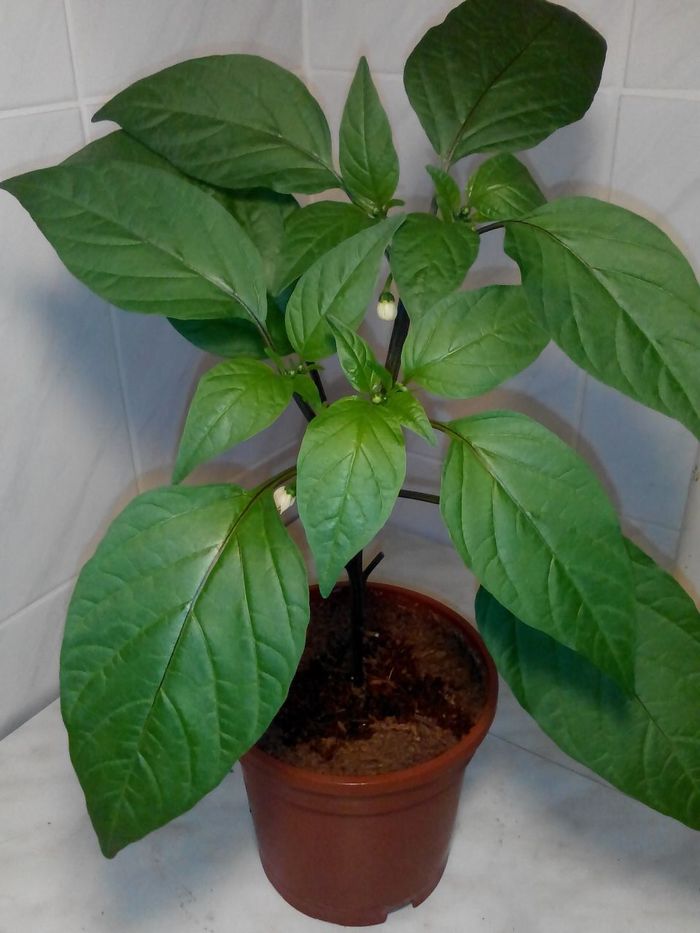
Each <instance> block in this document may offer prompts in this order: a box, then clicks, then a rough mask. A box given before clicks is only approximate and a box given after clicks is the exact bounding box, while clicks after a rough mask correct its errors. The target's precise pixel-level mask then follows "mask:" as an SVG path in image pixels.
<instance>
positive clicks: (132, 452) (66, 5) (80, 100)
mask: <svg viewBox="0 0 700 933" xmlns="http://www.w3.org/2000/svg"><path fill="white" fill-rule="evenodd" d="M63 11H64V14H65V17H66V28H67V30H68V46H69V49H70V56H71V65H72V68H73V81H74V83H75V91H76V94H77V104H78V107H79V110H80V122H81V125H82V127H83V142H84V143H85V145H88V143H89V142H90V133H89V128H88V121H87V115H86V113H85V103H86V101H87V100H88V98H85V97H84V96H83V87H82V81H81V77H80V69H79V68H78V60H77V55H76V44H75V36H74V26H73V11H72V8H71V0H63ZM107 310H108V314H109V323H110V332H111V334H112V349H113V351H114V361H115V363H116V367H117V379H118V381H119V397H120V399H121V403H122V414H123V417H124V423H125V426H126V433H127V438H128V440H129V456H130V459H131V469H132V472H133V475H134V482H135V484H136V489H137V491H138V492H139V493H141V492H143V487H142V482H141V474H140V470H139V468H138V467H139V465H140V461H139V456H138V447H137V443H136V435H135V432H134V428H133V424H132V419H131V415H130V411H129V404H128V400H127V392H126V379H125V372H126V371H125V368H124V361H123V359H122V352H121V342H120V340H119V332H118V330H117V323H116V320H115V317H116V311H115V309H114V308H113V307H112V306H111V305H108V306H107Z"/></svg>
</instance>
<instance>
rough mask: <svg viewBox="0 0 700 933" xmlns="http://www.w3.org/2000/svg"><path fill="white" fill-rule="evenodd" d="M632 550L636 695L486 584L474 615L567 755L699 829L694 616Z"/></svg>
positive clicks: (698, 630)
mask: <svg viewBox="0 0 700 933" xmlns="http://www.w3.org/2000/svg"><path fill="white" fill-rule="evenodd" d="M628 547H629V548H630V556H631V558H632V564H633V568H634V577H635V591H636V593H635V595H636V611H637V639H636V647H634V648H633V649H632V655H633V659H634V668H635V689H634V692H633V694H632V695H630V694H628V693H625V692H623V691H622V690H620V688H619V687H618V685H617V684H616V683H615V682H614V681H612V680H610V678H608V677H606V675H605V674H603V673H602V672H601V671H599V670H598V669H597V668H595V667H594V666H593V665H592V664H591V663H590V662H589V661H587V660H586V659H585V658H583V657H581V655H578V654H576V653H575V652H573V651H571V650H570V649H568V648H565V647H564V646H563V645H561V644H559V643H558V642H556V641H554V640H553V639H552V638H549V637H548V636H547V635H544V634H542V632H538V631H535V630H534V629H532V628H530V627H529V626H527V625H524V624H523V623H522V622H520V621H519V620H518V619H517V618H516V617H515V616H513V615H512V614H511V613H510V612H508V611H507V610H506V609H504V608H503V607H502V606H501V605H499V603H498V602H497V601H496V600H495V599H494V598H493V597H492V596H491V595H490V594H489V593H488V592H486V591H485V590H484V589H481V590H480V591H479V594H478V595H477V600H476V617H477V622H478V625H479V628H480V630H481V633H482V635H483V636H484V639H485V641H486V644H487V645H488V648H489V651H490V652H491V654H492V655H493V656H494V659H495V661H496V664H497V665H498V669H499V671H500V672H501V674H502V675H503V676H504V677H505V679H506V680H507V681H508V683H509V684H510V686H511V688H512V689H513V692H514V693H515V695H516V697H517V698H518V700H519V702H520V703H521V704H522V705H523V706H524V707H525V709H526V710H527V711H528V712H529V713H531V714H532V715H533V716H534V718H535V719H536V720H537V722H538V723H539V724H540V725H541V726H542V728H543V729H544V731H545V732H546V733H547V734H548V735H549V736H550V737H551V738H552V739H554V741H555V742H556V743H557V744H558V745H559V746H560V747H561V748H562V749H563V750H564V751H565V752H566V753H567V754H569V755H571V756H572V757H573V758H575V759H576V760H577V761H580V762H582V763H583V764H585V765H587V766H588V767H589V768H592V769H593V770H594V771H596V772H597V773H598V774H600V775H602V776H603V777H604V778H605V779H606V780H608V781H610V783H611V784H614V785H615V786H616V787H619V788H620V790H623V791H624V792H625V793H627V794H631V795H632V796H633V797H636V798H637V799H639V800H641V801H643V802H644V803H646V804H648V805H649V806H650V807H654V809H656V810H660V811H661V812H662V813H666V814H668V815H669V816H673V817H675V818H676V819H678V820H681V821H682V822H684V823H687V824H688V826H692V827H693V828H694V829H700V677H699V676H698V672H699V671H700V614H698V611H697V609H696V608H695V606H694V605H693V602H692V600H691V599H690V598H689V597H688V595H687V594H686V593H685V592H684V591H683V590H682V589H681V588H680V586H679V585H678V584H677V583H676V581H675V580H674V579H673V578H672V577H670V576H669V575H668V574H666V573H664V572H663V571H662V570H660V569H659V568H658V567H657V566H655V565H654V564H653V562H652V561H651V560H650V559H649V558H648V557H647V556H646V555H645V554H642V552H641V551H639V550H638V549H637V548H635V547H634V546H633V545H630V544H629V542H628Z"/></svg>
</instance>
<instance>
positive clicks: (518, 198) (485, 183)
mask: <svg viewBox="0 0 700 933" xmlns="http://www.w3.org/2000/svg"><path fill="white" fill-rule="evenodd" d="M467 198H468V201H469V206H470V207H471V208H472V209H473V211H474V218H475V220H511V219H512V218H514V217H522V216H524V215H525V214H529V213H531V212H532V211H534V210H536V209H537V208H538V207H541V206H542V205H543V204H544V203H545V201H546V198H545V196H544V195H543V194H542V192H541V191H540V189H539V188H538V187H537V183H536V181H535V179H534V178H533V177H532V175H531V174H530V173H529V172H528V170H527V169H526V168H525V166H524V165H523V163H522V162H519V161H518V160H517V159H516V158H515V156H514V155H510V154H509V153H503V154H502V155H497V156H493V158H491V159H487V160H486V162H484V163H483V164H482V165H480V166H479V168H478V169H477V170H476V171H475V172H474V174H473V175H472V176H471V178H470V179H469V185H468V187H467Z"/></svg>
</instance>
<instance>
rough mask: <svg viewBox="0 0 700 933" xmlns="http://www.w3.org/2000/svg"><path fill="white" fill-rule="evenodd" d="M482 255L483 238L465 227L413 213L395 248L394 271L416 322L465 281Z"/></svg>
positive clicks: (401, 292)
mask: <svg viewBox="0 0 700 933" xmlns="http://www.w3.org/2000/svg"><path fill="white" fill-rule="evenodd" d="M478 252H479V237H478V236H477V234H476V233H475V232H474V231H473V230H472V229H471V228H470V227H467V226H465V225H464V224H446V223H444V222H443V221H441V220H438V218H437V217H433V216H431V215H430V214H409V215H408V217H407V218H406V222H405V223H404V225H403V226H402V227H401V229H400V230H399V231H398V233H397V234H396V237H395V238H394V242H393V244H392V247H391V271H392V272H393V274H394V278H395V279H396V284H397V285H398V287H399V293H400V294H401V298H402V299H403V301H404V303H405V305H406V310H407V311H408V313H409V315H411V317H412V319H413V320H416V319H417V317H418V316H419V315H420V314H421V313H422V312H424V311H425V310H426V309H427V308H430V307H431V305H434V304H435V302H436V301H438V300H439V299H440V298H444V296H445V295H449V293H450V292H453V291H455V289H457V288H459V286H460V285H461V284H462V282H463V281H464V277H465V276H466V274H467V272H468V271H469V269H470V267H471V266H472V264H473V262H474V260H475V259H476V257H477V254H478Z"/></svg>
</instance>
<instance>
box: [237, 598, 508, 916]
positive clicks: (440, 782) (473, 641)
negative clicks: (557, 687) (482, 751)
mask: <svg viewBox="0 0 700 933" xmlns="http://www.w3.org/2000/svg"><path fill="white" fill-rule="evenodd" d="M369 585H370V586H371V587H372V588H373V589H375V590H378V591H380V592H383V593H387V594H389V593H392V592H402V593H410V595H411V597H412V598H414V599H415V600H416V601H417V602H418V603H422V604H423V605H425V606H429V607H430V608H431V609H432V610H433V611H435V612H436V613H439V614H440V615H441V616H442V617H443V619H445V620H446V621H447V622H449V623H451V624H452V625H454V626H455V627H457V628H458V629H460V631H461V632H462V634H463V636H464V638H465V639H466V641H467V643H468V644H469V646H470V647H471V649H472V650H473V652H474V654H475V655H476V657H477V658H480V659H481V661H482V662H483V669H484V672H485V676H486V703H485V705H484V709H483V711H482V713H481V716H480V717H479V719H478V721H477V722H476V723H475V725H474V726H473V728H472V729H471V730H470V732H469V733H468V734H467V735H466V736H464V737H463V738H462V739H461V740H460V742H459V743H458V744H457V745H455V746H453V747H452V748H451V749H449V750H448V751H447V752H445V753H444V754H442V755H439V756H438V757H436V758H433V759H431V760H430V761H427V762H423V763H422V764H419V765H416V766H414V767H411V768H406V769H404V770H402V771H393V772H390V773H386V774H380V775H372V776H365V777H363V776H358V775H352V776H349V775H335V774H322V773H318V772H315V771H308V770H305V769H302V768H297V767H294V766H291V765H288V764H285V763H283V762H281V761H278V760H277V759H276V758H273V757H271V756H270V755H267V754H266V753H265V752H263V751H261V750H260V749H258V748H253V749H251V750H250V751H249V752H248V753H247V754H246V755H245V756H244V757H243V758H242V759H241V764H242V766H243V776H244V778H245V784H246V790H247V792H248V802H249V804H250V810H251V813H252V816H253V823H254V826H255V832H256V835H257V839H258V847H259V850H260V859H261V862H262V866H263V868H264V870H265V874H266V875H267V877H268V878H269V880H270V881H271V882H272V884H273V885H274V887H275V888H276V889H277V891H278V892H279V893H280V894H281V895H282V897H283V898H284V899H285V900H286V901H287V902H288V903H290V904H291V905H292V906H293V907H296V908H297V910H300V911H302V912H303V913H305V914H308V915H309V916H310V917H315V918H316V919H318V920H326V921H329V922H331V923H338V924H342V925H345V926H369V925H371V924H375V923H383V922H384V920H386V918H387V914H389V913H390V912H391V911H393V910H397V909H398V908H399V907H403V906H404V905H406V904H413V906H414V907H416V906H418V904H420V903H422V902H423V901H424V900H425V899H426V897H428V895H429V894H430V893H431V892H432V891H433V889H434V888H435V886H436V885H437V883H438V881H439V880H440V878H441V876H442V873H443V871H444V870H445V865H446V864H447V856H448V852H449V847H450V839H451V836H452V831H453V828H454V823H455V819H456V815H457V804H458V801H459V793H460V788H461V784H462V776H463V773H464V769H465V768H466V766H467V764H468V763H469V761H470V760H471V758H472V755H473V754H474V752H475V751H476V749H477V747H478V746H479V745H480V744H481V742H482V741H483V739H484V738H485V736H486V733H487V732H488V729H489V727H490V725H491V722H492V721H493V717H494V714H495V711H496V697H497V692H498V677H497V674H496V669H495V667H494V664H493V661H492V660H491V658H490V656H489V655H488V653H487V651H486V648H485V646H484V643H483V641H482V640H481V638H480V637H479V635H478V633H477V632H476V631H475V630H474V628H473V627H472V626H471V625H470V624H469V623H468V622H467V621H466V620H465V619H463V618H462V617H461V616H460V615H458V614H457V613H456V612H453V611H452V610H451V609H448V608H447V607H446V606H443V605H442V604H441V603H438V602H436V601H435V600H433V599H431V598H430V597H428V596H424V595H422V594H419V593H413V592H412V591H408V590H405V589H402V588H400V587H395V586H390V585H388V584H369Z"/></svg>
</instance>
